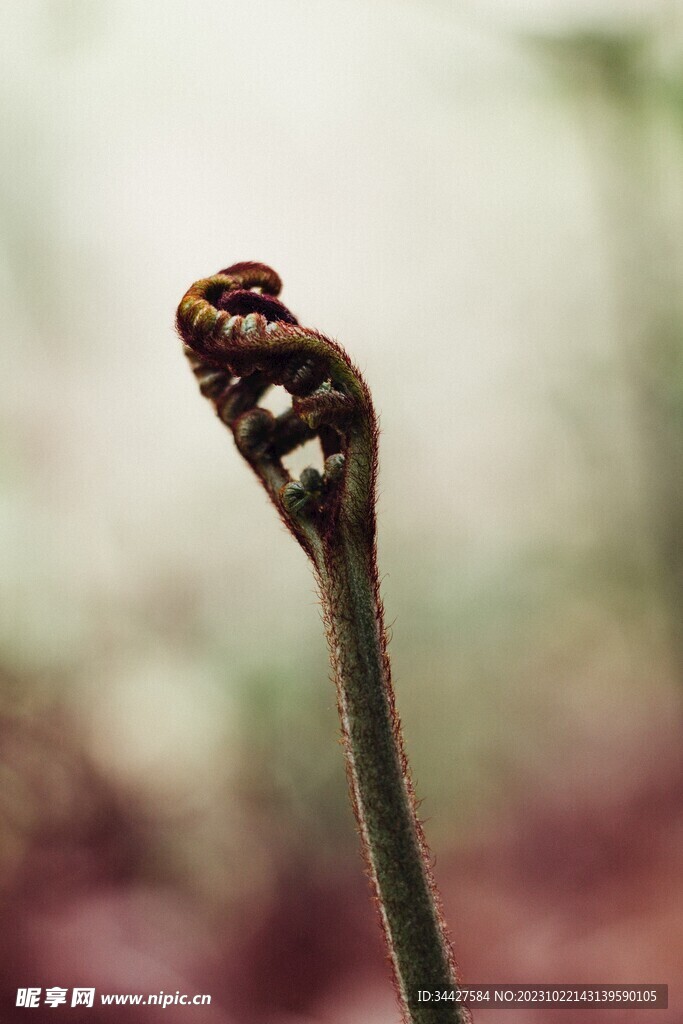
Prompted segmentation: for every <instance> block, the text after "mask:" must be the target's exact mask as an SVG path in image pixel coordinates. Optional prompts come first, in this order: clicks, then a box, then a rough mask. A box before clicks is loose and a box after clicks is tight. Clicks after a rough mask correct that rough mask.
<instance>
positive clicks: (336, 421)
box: [177, 263, 471, 1024]
mask: <svg viewBox="0 0 683 1024" xmlns="http://www.w3.org/2000/svg"><path fill="white" fill-rule="evenodd" d="M255 289H256V290H255ZM279 291H280V279H279V277H278V276H277V274H275V272H274V271H272V270H271V269H270V268H269V267H266V266H264V265H263V264H260V263H237V264H234V265H233V266H231V267H228V268H227V269H226V270H223V271H221V272H220V273H219V274H216V275H215V276H213V277H209V278H206V279H204V280H201V281H198V282H197V283H196V284H194V285H193V286H192V287H191V288H190V289H189V291H188V292H187V293H186V295H185V296H184V298H183V300H182V301H181V303H180V306H179V307H178V314H177V326H178V330H179V333H180V335H181V337H182V339H183V341H184V344H185V352H186V354H187V356H188V358H189V360H190V363H191V366H192V368H193V371H194V373H195V375H196V377H197V379H198V381H199V386H200V389H201V391H202V393H203V394H204V395H205V396H206V397H207V398H209V399H210V400H211V401H212V402H213V404H214V406H215V408H216V412H217V414H218V416H219V417H220V419H221V420H222V421H223V422H224V423H225V424H226V426H228V427H229V428H230V429H231V430H232V433H233V436H234V438H235V443H236V445H237V448H238V449H239V451H240V453H241V454H242V456H243V457H244V458H245V459H246V461H247V462H248V463H249V465H250V466H251V468H252V469H253V471H254V472H255V473H256V475H257V476H258V478H259V479H260V481H261V483H262V485H263V486H264V487H265V489H266V491H267V493H268V495H269V497H270V499H271V501H272V502H273V504H274V505H275V507H276V509H277V510H278V512H279V514H280V516H281V518H282V520H283V521H284V523H285V524H286V526H287V527H288V529H289V530H290V531H291V532H292V533H293V534H294V536H295V537H296V539H297V540H298V541H299V543H300V544H301V546H302V547H303V549H304V550H305V551H306V553H307V555H308V556H309V558H310V559H311V561H312V563H313V567H314V571H315V575H316V579H317V583H318V587H319V591H320V595H321V599H322V605H323V612H324V619H325V627H326V634H327V640H328V645H329V650H330V658H331V662H332V666H333V671H334V676H335V681H336V687H337V700H338V707H339V713H340V718H341V726H342V735H343V740H344V748H345V753H346V765H347V774H348V779H349V786H350V791H351V797H352V801H353V806H354V810H355V813H356V818H357V820H358V826H359V832H360V835H361V840H362V846H363V852H364V856H365V860H366V863H367V866H368V871H369V875H370V878H371V881H372V885H373V889H374V894H375V898H376V902H377V907H378V910H379V915H380V920H381V923H382V926H383V929H384V934H385V937H386V941H387V947H388V950H389V957H390V961H391V965H392V969H393V974H394V980H395V984H396V990H397V993H398V997H399V1002H400V1004H401V1009H402V1012H403V1017H404V1020H405V1021H406V1022H410V1024H427V1022H430V1024H437V1022H438V1024H442V1022H443V1024H446V1022H449V1024H465V1022H469V1021H470V1020H471V1017H470V1014H469V1011H468V1010H466V1009H465V1008H463V1007H459V1006H457V1005H455V1004H453V1003H452V1002H451V1003H449V1002H446V1003H441V1004H439V1005H438V1006H435V1005H434V1004H431V1005H429V1004H420V1003H419V1002H418V1001H417V993H418V990H420V989H437V988H443V987H444V986H447V985H455V984H456V983H457V980H458V977H457V967H456V964H455V960H454V957H453V953H452V949H451V945H450V941H449V938H448V935H447V931H446V927H445V923H444V920H443V916H442V913H441V908H440V901H439V896H438V893H437V891H436V887H435V885H434V881H433V878H432V873H431V869H430V865H429V854H428V850H427V846H426V843H425V839H424V835H423V832H422V827H421V824H420V822H419V820H418V818H417V815H416V813H415V798H414V795H413V789H412V784H411V781H410V774H409V771H408V766H407V761H406V757H405V753H404V748H403V740H402V735H401V728H400V723H399V720H398V716H397V714H396V710H395V706H394V693H393V688H392V684H391V672H390V664H389V659H388V655H387V641H386V633H385V628H384V615H383V608H382V602H381V598H380V594H379V582H378V572H377V561H376V544H375V481H376V476H377V436H378V431H377V422H376V418H375V412H374V408H373V404H372V399H371V396H370V392H369V390H368V388H367V385H366V384H365V382H364V380H363V378H362V377H361V375H360V373H359V371H358V370H357V369H356V367H355V366H354V365H353V363H352V362H351V360H350V359H349V357H348V356H347V355H346V353H345V352H344V350H343V349H342V348H341V347H340V346H339V345H338V344H337V343H336V342H334V341H331V340H330V339H328V338H326V337H325V336H324V335H322V334H320V333H318V332H317V331H313V330H310V329H309V328H305V327H302V326H300V325H299V323H298V322H297V320H296V318H295V317H294V316H293V315H292V314H291V313H290V311H289V310H288V309H287V307H286V306H284V305H283V304H282V303H281V302H280V300H279V299H278V298H277V295H278V294H279ZM273 385H280V386H282V387H283V388H284V389H285V390H286V391H287V392H289V394H290V395H291V396H292V403H291V407H290V408H289V409H288V410H287V411H286V412H284V413H282V414H281V415H279V416H274V415H273V414H272V413H271V412H269V411H268V410H267V409H264V408H262V407H261V406H259V404H258V403H259V400H260V399H261V398H262V397H263V395H264V394H265V393H266V391H267V390H268V389H269V388H270V387H272V386H273ZM313 438H318V440H319V442H320V445H321V448H322V452H323V458H324V470H323V473H319V472H318V471H317V470H315V469H313V468H309V469H305V470H304V471H303V472H302V473H301V475H300V478H299V480H293V479H292V478H291V476H290V474H289V472H288V470H287V469H286V468H285V466H284V465H283V461H282V460H283V457H284V456H286V455H287V454H288V453H290V452H292V451H293V450H294V449H296V448H298V447H299V446H300V445H302V444H304V443H305V442H306V441H308V440H311V439H313Z"/></svg>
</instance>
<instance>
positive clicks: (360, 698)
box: [315, 530, 471, 1024]
mask: <svg viewBox="0 0 683 1024" xmlns="http://www.w3.org/2000/svg"><path fill="white" fill-rule="evenodd" d="M368 547H370V550H368ZM315 562H316V569H317V572H318V578H319V583H320V590H321V595H322V600H323V608H324V613H325V621H326V626H327V637H328V643H329V647H330V657H331V660H332V665H333V668H334V672H335V678H336V684H337V693H338V703H339V712H340V716H341V721H342V730H343V736H344V745H345V750H346V758H347V770H348V776H349V784H350V787H351V791H352V797H353V802H354V807H355V810H356V815H357V818H358V823H359V827H360V832H361V838H362V842H363V848H364V853H365V857H366V860H367V863H368V868H369V870H370V874H371V878H372V881H373V884H374V888H375V892H376V896H377V902H378V906H379V910H380V915H381V918H382V924H383V927H384V931H385V934H386V939H387V943H388V947H389V951H390V955H391V960H392V964H393V969H394V974H395V978H396V983H397V986H398V990H399V994H400V997H401V1003H402V1007H403V1011H404V1015H405V1020H406V1021H409V1022H410V1024H437V1022H438V1024H446V1022H448V1024H465V1022H467V1021H470V1020H471V1017H470V1015H469V1013H468V1011H467V1010H465V1009H463V1008H460V1007H458V1006H456V1005H455V1004H454V1003H448V1002H446V1003H441V1004H439V1005H434V1004H432V1005H427V1004H419V1003H418V1002H417V993H418V991H419V990H421V989H440V988H443V987H444V986H447V985H457V976H456V968H455V963H454V960H453V954H452V951H451V948H450V943H449V941H448V938H447V936H446V934H445V926H444V923H443V918H442V915H441V912H440V908H439V905H438V896H437V894H436V889H435V886H434V882H433V880H432V877H431V872H430V868H429V864H428V859H427V858H428V851H427V848H426V845H425V842H424V838H423V835H422V829H421V826H420V824H419V822H418V820H417V817H416V814H415V805H414V797H413V793H412V787H411V784H410V780H409V776H408V770H407V764H406V760H405V755H404V752H403V744H402V740H401V733H400V725H399V721H398V718H397V716H396V712H395V710H394V695H393V689H392V685H391V677H390V670H389V661H388V658H387V654H386V638H385V633H384V623H383V613H382V606H381V602H380V600H379V597H378V582H377V571H376V563H375V558H374V551H373V550H372V541H368V540H367V539H366V538H365V537H363V536H359V535H358V534H355V535H354V534H353V533H351V532H350V531H348V530H346V531H344V530H340V531H339V534H337V535H335V537H334V539H332V540H331V541H329V540H328V541H327V542H326V543H325V544H324V546H322V547H321V548H319V549H318V551H317V552H316V557H315Z"/></svg>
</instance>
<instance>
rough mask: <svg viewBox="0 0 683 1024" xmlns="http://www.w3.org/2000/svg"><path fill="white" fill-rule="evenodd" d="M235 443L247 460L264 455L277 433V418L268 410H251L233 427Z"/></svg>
mask: <svg viewBox="0 0 683 1024" xmlns="http://www.w3.org/2000/svg"><path fill="white" fill-rule="evenodd" d="M233 433H234V435H235V443H236V444H237V447H238V448H239V450H240V452H241V453H242V455H244V456H245V458H248V459H251V458H254V457H255V456H257V455H260V454H262V453H263V452H264V451H265V450H266V449H267V447H268V445H269V444H270V442H271V440H272V437H273V434H274V433H275V417H274V416H273V414H272V413H271V412H269V411H268V409H259V408H256V409H250V410H249V411H248V412H244V413H242V415H241V416H240V417H239V419H237V420H236V421H235V423H234V426H233Z"/></svg>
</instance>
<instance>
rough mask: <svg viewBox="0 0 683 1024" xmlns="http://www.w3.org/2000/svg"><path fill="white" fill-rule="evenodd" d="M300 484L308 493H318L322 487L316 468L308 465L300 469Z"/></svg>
mask: <svg viewBox="0 0 683 1024" xmlns="http://www.w3.org/2000/svg"><path fill="white" fill-rule="evenodd" d="M299 479H300V480H301V485H302V487H303V488H304V490H305V491H307V492H308V494H320V492H321V491H322V488H323V478H322V477H321V475H320V473H319V472H318V470H317V469H314V468H313V466H308V467H307V468H306V469H304V470H302V471H301V476H300V478H299Z"/></svg>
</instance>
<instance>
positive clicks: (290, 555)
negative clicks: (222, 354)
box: [0, 0, 683, 1024]
mask: <svg viewBox="0 0 683 1024" xmlns="http://www.w3.org/2000/svg"><path fill="white" fill-rule="evenodd" d="M682 22H683V6H682V5H681V3H680V2H678V3H671V2H669V3H665V2H656V0H639V2H635V0H633V2H627V0H620V2H618V3H617V2H616V0H614V2H608V0H582V2H580V3H577V2H576V0H573V2H571V3H570V2H569V0H543V2H541V0H484V2H481V3H479V2H477V3H475V2H474V0H471V2H469V3H465V4H461V5H455V4H451V3H448V2H446V0H443V2H441V0H392V2H391V3H390V2H388V0H376V2H375V3H372V4H365V3H362V2H361V0H329V2H317V3H316V2H313V0H310V2H305V0H254V2H251V3H250V4H236V3H232V2H222V3H219V2H216V0H206V2H204V3H203V4H201V5H200V4H193V3H190V2H189V0H188V2H185V0H171V2H165V3H161V2H157V0H153V2H150V3H145V4H139V3H135V2H133V0H102V2H94V0H90V2H89V0H21V2H18V0H17V2H12V0H10V2H9V3H6V4H4V5H3V29H2V39H1V41H0V48H1V59H0V82H1V86H2V105H1V111H0V117H1V118H2V147H1V156H0V294H1V302H2V309H3V334H4V339H3V344H2V346H1V348H0V391H1V394H2V405H1V410H0V417H1V420H0V422H1V427H2V435H3V441H2V446H1V450H0V546H1V548H2V571H1V574H0V601H1V605H2V611H3V614H2V617H1V624H0V678H1V685H2V699H1V701H2V702H1V708H0V774H1V785H0V794H1V795H0V810H1V814H2V817H1V824H0V835H1V838H2V843H1V848H2V856H1V859H0V914H1V916H2V926H1V927H0V934H1V935H2V938H1V939H0V947H1V950H2V957H1V958H0V965H1V966H0V982H1V988H2V1010H1V1011H0V1016H1V1019H2V1020H3V1021H5V1020H6V1021H14V1020H15V1019H17V1020H23V1019H24V1016H25V1015H26V1014H27V1013H28V1012H29V1011H26V1010H22V1009H15V1008H14V1002H15V998H16V989H17V987H18V986H28V985H36V986H46V987H47V986H52V985H61V986H64V987H70V986H73V985H84V986H96V987H97V989H98V992H133V993H136V992H140V993H147V992H158V991H159V990H163V991H165V992H171V993H173V992H175V991H176V990H179V991H181V992H183V991H184V992H186V993H189V994H194V993H210V994H211V995H212V997H213V1001H212V1005H211V1007H210V1008H207V1007H204V1008H201V1009H199V1008H194V1009H188V1008H181V1007H175V1008H168V1009H166V1010H165V1011H163V1013H162V1012H161V1011H155V1010H154V1008H152V1007H148V1008H146V1010H144V1011H143V1010H137V1011H134V1010H129V1011H124V1010H123V1009H122V1008H119V1009H116V1010H105V1009H102V1008H100V1009H98V1008H97V1007H95V1008H93V1009H90V1010H83V1011H82V1018H83V1019H84V1020H89V1021H91V1022H94V1021H97V1020H99V1019H100V1018H101V1019H107V1020H113V1019H131V1020H133V1019H134V1020H138V1019H139V1020H143V1019H144V1020H145V1021H150V1022H153V1021H155V1020H157V1019H163V1020H165V1021H187V1020H190V1019H192V1020H202V1021H207V1022H209V1024H214V1022H215V1024H309V1022H310V1024H312V1022H317V1024H356V1022H360V1021H363V1022H366V1024H385V1022H386V1024H389V1022H391V1024H394V1022H395V1021H396V1019H397V1016H398V1014H397V1010H396V1007H395V1004H394V997H393V992H392V989H391V984H390V982H389V976H388V971H387V968H386V964H385V962H384V953H383V950H382V944H381V941H380V935H379V929H378V927H377V924H376V921H375V919H374V911H373V908H372V906H371V904H370V901H369V899H368V891H367V883H366V880H365V878H364V875H363V867H362V863H361V858H360V856H359V852H358V841H357V836H356V834H355V826H354V822H353V818H352V815H351V812H350V810H349V806H348V800H347V795H346V783H345V777H344V770H343V758H342V751H341V748H340V746H339V742H338V740H339V729H338V723H337V713H336V707H335V696H334V690H333V686H332V684H331V682H330V680H329V669H328V664H327V655H326V649H325V643H324V639H323V632H322V627H321V622H320V610H319V606H318V602H317V596H316V594H315V589H314V585H313V581H312V577H311V574H310V572H309V567H308V565H307V564H306V561H305V559H304V557H303V555H302V553H301V551H300V550H299V549H298V547H297V546H296V545H295V544H294V543H293V541H292V540H291V538H290V537H289V536H288V535H286V533H285V531H284V529H283V527H282V526H281V524H280V523H279V522H278V520H277V517H276V516H275V515H274V513H273V509H272V508H271V507H270V505H269V503H268V502H267V499H266V498H265V496H264V494H263V493H262V491H261V490H260V488H259V487H258V485H257V484H256V482H255V481H254V479H253V477H252V475H251V474H250V473H249V472H248V470H247V469H246V467H245V466H244V464H243V463H242V461H241V459H240V458H239V457H238V455H237V454H236V452H235V451H234V449H233V445H232V442H231V439H230V437H229V434H228V433H227V432H226V431H225V429H224V428H223V427H222V425H221V424H220V423H219V422H218V420H216V419H215V418H214V417H213V416H212V412H211V407H210V406H209V405H208V404H207V403H206V402H205V401H204V400H202V399H201V398H200V397H199V395H198V393H197V389H196V384H195V381H194V380H193V378H192V375H191V374H190V372H189V369H188V367H187V365H186V364H185V362H184V360H183V357H182V354H181V350H180V344H179V342H178V339H177V338H176V337H175V335H174V329H173V317H174V311H175V307H176V306H177V304H178V302H179V300H180V298H181V296H182V295H183V293H184V291H185V290H186V288H187V287H188V286H189V285H190V284H191V283H192V282H193V281H194V280H195V279H197V278H198V277H202V276H205V275H207V274H210V273H212V272H214V271H216V270H217V269H218V268H220V267H223V266H226V265H228V264H230V263H232V262H235V261H240V260H245V259H252V260H260V261H263V262H266V263H269V264H270V265H272V266H273V267H275V268H276V269H277V270H278V271H279V272H280V274H281V276H282V277H283V279H284V282H285V287H284V292H283V299H284V301H285V302H286V303H287V305H288V306H290V308H292V310H293V311H294V312H295V313H296V314H297V315H298V316H299V317H300V319H301V320H302V322H303V323H305V324H307V325H310V326H313V327H317V328H319V329H321V330H323V331H324V332H325V333H327V334H328V335H330V336H332V337H335V338H337V339H338V340H339V341H341V342H342V343H343V344H344V345H345V346H346V348H347V349H348V351H349V352H350V353H352V355H353V358H354V359H355V360H356V361H357V362H358V364H359V365H360V367H361V368H362V370H363V372H364V373H365V375H366V378H367V380H368V381H369V383H370V385H371V388H372V391H373V394H374V397H375V401H376V405H377V408H378V410H379V413H380V416H381V426H382V439H381V478H380V491H381V493H380V499H379V523H380V565H381V570H382V573H383V576H384V582H383V593H384V599H385V604H386V609H387V615H388V619H389V621H390V622H391V623H392V630H393V639H392V642H391V654H392V657H393V665H394V675H395V681H396V689H397V699H398V705H399V709H400V712H401V715H402V718H403V722H404V728H405V734H406V742H407V746H408V750H409V754H410V757H411V761H412V765H413V771H414V776H415V781H416V787H417V791H418V794H419V796H421V797H423V798H424V802H423V804H422V807H421V814H422V816H423V817H424V818H425V820H426V831H427V836H428V839H429V841H430V845H431V848H432V852H433V854H434V857H435V865H436V866H435V872H436V877H437V880H438V882H439V885H440V887H441V889H442V891H443V896H444V902H445V906H446V914H447V918H448V921H449V924H450V928H451V931H452V935H453V939H454V944H455V948H456V953H457V956H458V959H459V961H460V964H461V967H462V971H463V975H464V977H465V978H466V980H469V981H471V982H482V983H483V982H490V983H496V982H511V981H519V982H528V983H535V982H550V983H562V982H564V983H570V982H593V983H606V982H612V983H621V982H627V983H640V982H644V983H652V982H668V983H669V985H670V986H671V989H670V1000H671V1001H670V1009H669V1010H668V1011H657V1012H649V1013H648V1012H647V1011H644V1012H642V1013H639V1014H636V1015H633V1014H632V1015H630V1016H629V1019H631V1017H633V1019H636V1018H637V1019H638V1020H639V1021H643V1022H645V1021H650V1020H653V1021H655V1020H656V1021H658V1022H661V1024H664V1021H667V1022H668V1024H673V1022H682V1021H683V995H682V991H681V985H682V977H683V969H682V965H683V880H682V879H683V873H682V870H681V869H682V868H683V826H682V818H681V810H682V808H683V772H682V767H683V765H682V761H681V736H682V730H681V710H682V709H681V696H682V687H683V636H682V632H681V618H682V611H683V551H682V548H681V526H682V525H683V478H682V476H681V455H682V453H683V452H682V447H683V445H682V442H683V372H682V362H683V361H682V349H681V335H682V328H683V306H682V299H681V294H682V293H681V283H682V275H681V268H682V256H683V243H682V241H681V239H682V238H683V231H682V229H683V171H682V167H683V163H682V157H683V73H682V72H681V67H682V64H681V57H682V54H683V25H682ZM30 1012H31V1013H32V1014H33V1018H34V1019H36V1020H40V1019H43V1017H44V1016H45V1015H46V1014H48V1017H47V1019H52V1017H51V1016H49V1014H51V1013H52V1010H48V1009H37V1010H32V1011H30ZM59 1012H60V1013H61V1014H62V1015H63V1016H64V1017H66V1016H69V1015H70V1019H72V1020H77V1019H80V1017H79V1016H78V1014H79V1011H78V1010H75V1009H74V1010H71V1009H65V1008H63V1007H62V1008H60V1010H59ZM483 1016H484V1014H483V1013H482V1014H481V1017H482V1018H483ZM619 1016H621V1015H620V1014H619V1013H618V1012H616V1013H615V1012H614V1011H612V1012H611V1013H605V1014H602V1015H601V1014H600V1013H598V1012H595V1013H591V1014H590V1017H591V1024H592V1022H594V1021H602V1020H603V1019H604V1020H605V1021H607V1020H609V1021H612V1022H613V1024H616V1021H617V1019H618V1017H619ZM513 1017H514V1022H515V1024H526V1022H527V1021H534V1022H537V1021H540V1020H543V1021H544V1024H545V1022H551V1024H553V1022H554V1021H555V1020H558V1021H561V1022H563V1024H570V1022H571V1021H572V1020H574V1019H575V1020H579V1021H581V1020H583V1021H585V1020H586V1014H585V1013H584V1014H581V1013H573V1012H568V1011H565V1010H563V1011H562V1013H555V1014H553V1012H552V1011H548V1012H546V1013H542V1014H538V1013H526V1012H525V1011H516V1013H515V1014H510V1013H509V1012H508V1013H501V1012H492V1011H489V1012H488V1013H487V1014H486V1020H488V1021H490V1024H496V1022H497V1021H499V1020H501V1021H502V1020H504V1019H505V1020H508V1019H513Z"/></svg>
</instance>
